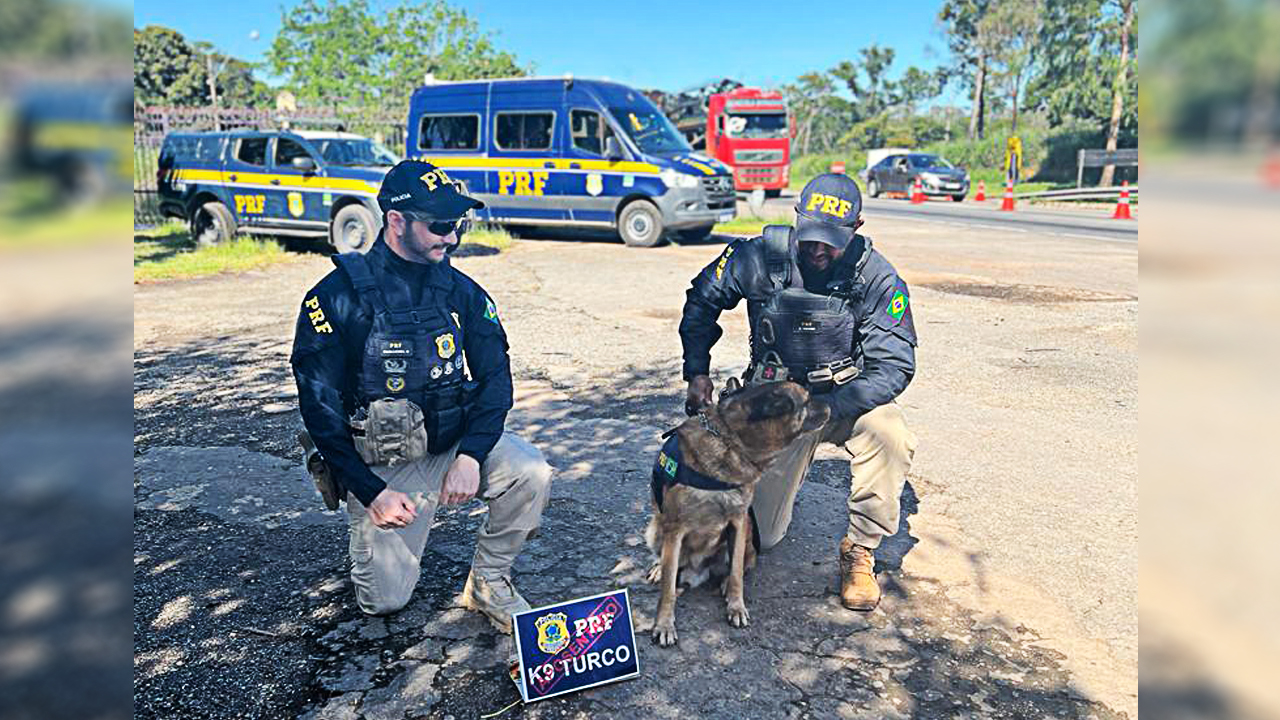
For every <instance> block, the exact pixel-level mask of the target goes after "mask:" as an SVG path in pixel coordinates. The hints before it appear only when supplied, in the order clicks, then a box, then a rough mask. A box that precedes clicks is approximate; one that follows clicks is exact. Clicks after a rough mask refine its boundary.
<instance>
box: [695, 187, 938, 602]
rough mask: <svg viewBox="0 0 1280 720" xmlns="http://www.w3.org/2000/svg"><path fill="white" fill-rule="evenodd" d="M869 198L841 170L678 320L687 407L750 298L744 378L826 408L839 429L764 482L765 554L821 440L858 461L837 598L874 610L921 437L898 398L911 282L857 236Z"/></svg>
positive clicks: (807, 442) (757, 504)
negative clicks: (887, 544) (883, 552)
mask: <svg viewBox="0 0 1280 720" xmlns="http://www.w3.org/2000/svg"><path fill="white" fill-rule="evenodd" d="M861 211H862V196H861V193H860V192H859V191H858V186H857V184H856V183H854V181H853V180H852V179H850V178H849V177H847V176H845V175H837V174H826V175H819V176H818V177H816V178H814V179H813V180H812V181H811V182H809V184H808V185H806V186H805V188H804V191H803V192H801V194H800V200H799V202H798V203H797V204H796V224H795V228H794V230H793V229H792V228H790V227H788V226H785V225H775V226H769V227H766V228H765V229H764V232H763V234H762V235H761V236H760V237H756V238H752V239H750V240H740V241H736V242H734V243H732V244H730V245H729V247H728V248H726V249H725V251H724V253H723V254H722V255H721V256H720V257H719V258H717V259H716V261H714V262H712V263H711V264H710V265H708V266H707V267H706V268H704V269H703V270H702V272H700V273H699V274H698V276H697V277H695V278H694V279H693V286H692V287H691V288H690V289H689V291H688V293H687V300H686V302H685V306H684V315H683V318H682V319H681V322H680V339H681V342H682V344H683V346H684V379H685V380H686V381H688V383H689V388H688V398H687V402H686V406H685V409H686V411H687V412H689V414H691V415H692V414H695V413H696V412H697V411H698V409H699V408H701V407H704V406H706V405H708V404H710V403H711V390H712V385H711V380H710V378H709V377H708V374H709V369H710V365H711V347H712V346H713V345H714V344H715V343H716V341H717V340H719V339H720V336H721V334H722V332H723V331H722V330H721V328H720V327H719V325H717V319H718V318H719V316H720V313H721V312H722V311H724V310H728V309H731V308H733V307H735V306H736V305H737V304H738V302H739V301H740V300H743V299H744V298H745V299H746V301H747V315H748V319H749V321H750V325H751V365H750V367H749V368H748V370H747V374H746V376H745V377H744V380H745V381H746V382H748V383H751V382H770V381H778V380H785V379H789V380H792V381H794V382H798V383H800V384H802V385H805V386H807V387H808V388H809V390H810V392H812V393H814V395H815V397H817V398H820V399H823V400H825V401H826V402H827V403H828V404H830V405H831V409H832V414H831V420H830V421H829V422H828V423H827V425H826V426H825V427H823V428H822V429H821V430H819V431H816V432H814V433H812V434H810V435H807V436H804V437H802V438H800V439H798V440H797V441H796V442H795V443H794V444H793V445H792V446H791V447H790V448H789V449H788V450H787V451H785V452H784V453H783V454H782V455H781V456H780V457H779V458H778V459H777V460H776V461H775V462H774V463H773V464H772V465H770V467H769V468H768V470H766V472H765V476H764V478H763V479H762V480H761V482H760V484H759V485H757V486H756V494H755V500H754V502H753V503H752V509H753V510H754V511H755V517H756V521H757V530H758V531H759V539H760V545H761V546H762V547H763V548H764V549H767V548H770V547H772V546H774V545H776V544H777V543H778V542H779V541H780V540H781V539H782V538H783V537H784V536H785V534H786V531H787V527H788V525H790V523H791V512H792V506H793V505H794V503H795V498H796V493H797V492H798V491H799V489H800V486H801V484H803V483H804V477H805V473H806V472H807V471H808V469H809V465H810V463H812V461H813V454H814V451H815V449H816V448H817V446H818V443H820V442H830V443H835V444H837V445H841V446H843V447H844V448H845V449H846V450H847V451H848V452H849V454H850V456H851V460H850V465H851V468H852V476H853V480H852V487H851V488H850V492H849V500H848V509H849V526H848V530H847V532H846V534H845V537H844V538H843V539H842V540H841V541H840V561H841V576H842V577H841V588H840V598H841V602H842V603H843V604H844V605H845V607H848V608H850V609H854V610H871V609H873V608H875V606H876V604H877V603H878V602H879V600H880V588H879V585H878V584H877V582H876V578H875V574H874V570H873V568H874V564H875V561H874V558H873V556H872V552H873V551H874V550H875V548H876V547H877V546H879V544H880V541H881V539H882V538H884V537H885V536H886V535H892V534H893V533H895V532H897V529H898V513H899V505H898V500H899V496H900V495H901V494H902V487H903V483H904V482H905V480H906V475H907V470H908V469H909V468H910V466H911V458H912V455H913V453H914V452H915V445H916V439H915V436H914V435H913V434H912V433H911V431H910V430H908V429H907V426H906V423H905V422H904V420H903V415H902V410H901V409H900V408H899V407H898V405H897V404H896V403H894V398H896V397H897V396H898V395H899V394H900V393H901V392H902V391H903V390H904V389H905V388H906V387H907V383H909V382H910V381H911V378H912V376H913V375H914V374H915V345H916V333H915V326H914V324H913V322H912V318H911V305H910V298H909V295H908V290H907V285H906V283H905V282H903V281H902V279H901V278H900V277H898V274H897V272H896V271H895V270H894V269H893V266H892V265H890V264H889V261H887V260H885V258H884V256H882V255H881V254H880V253H879V252H877V251H876V250H874V249H873V248H872V245H871V238H869V237H867V236H865V235H861V234H858V233H857V229H858V227H859V226H860V225H861V224H862V218H861Z"/></svg>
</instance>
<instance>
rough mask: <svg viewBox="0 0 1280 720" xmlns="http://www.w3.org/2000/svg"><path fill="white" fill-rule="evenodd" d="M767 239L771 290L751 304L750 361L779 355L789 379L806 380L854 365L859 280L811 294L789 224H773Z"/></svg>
mask: <svg viewBox="0 0 1280 720" xmlns="http://www.w3.org/2000/svg"><path fill="white" fill-rule="evenodd" d="M763 239H764V248H765V262H766V266H767V268H768V272H769V282H770V286H771V289H770V291H769V293H768V295H767V297H766V298H765V299H764V300H763V301H762V302H760V303H758V304H754V306H748V310H749V314H750V321H751V363H752V365H753V366H754V365H756V364H757V363H760V362H762V361H764V360H766V358H769V357H771V354H776V355H777V357H778V359H779V360H780V361H781V363H782V364H783V365H785V366H786V367H787V370H788V372H789V373H790V375H791V378H792V379H794V380H797V381H799V382H804V379H805V378H806V377H807V376H808V375H809V373H811V372H813V371H815V370H819V369H822V368H831V367H836V368H839V367H847V366H849V365H851V364H853V363H854V362H855V360H856V358H855V357H854V353H855V348H856V347H857V346H858V340H859V335H858V307H859V304H860V303H861V299H862V286H861V283H859V282H856V281H849V282H846V283H845V285H846V286H847V287H845V288H844V289H842V291H841V292H838V293H836V294H832V295H818V294H815V293H811V292H809V291H807V290H805V289H804V281H803V279H802V278H801V277H800V268H799V266H798V265H797V263H796V258H797V249H796V243H795V241H794V240H793V239H792V237H791V228H789V227H787V226H785V225H770V226H768V227H766V228H765V229H764V234H763Z"/></svg>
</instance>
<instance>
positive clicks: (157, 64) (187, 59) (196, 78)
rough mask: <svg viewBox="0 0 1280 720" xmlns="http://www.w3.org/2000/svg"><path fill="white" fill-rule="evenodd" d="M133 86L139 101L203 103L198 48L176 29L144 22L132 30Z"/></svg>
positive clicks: (203, 77)
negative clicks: (142, 26)
mask: <svg viewBox="0 0 1280 720" xmlns="http://www.w3.org/2000/svg"><path fill="white" fill-rule="evenodd" d="M133 89H134V97H135V100H136V101H137V102H139V103H141V104H143V105H203V104H205V103H206V102H207V101H208V89H207V88H206V86H205V71H204V67H203V62H202V60H201V56H200V54H199V52H198V51H197V50H196V49H195V48H194V47H192V46H191V44H190V43H188V42H187V40H186V38H184V37H182V34H181V33H179V32H177V31H176V30H170V29H169V28H166V27H159V26H157V25H148V26H147V27H145V28H143V29H142V30H134V31H133Z"/></svg>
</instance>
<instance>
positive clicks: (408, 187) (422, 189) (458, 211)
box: [378, 160, 484, 220]
mask: <svg viewBox="0 0 1280 720" xmlns="http://www.w3.org/2000/svg"><path fill="white" fill-rule="evenodd" d="M460 187H461V185H460V183H458V182H457V181H455V180H453V179H451V178H450V177H449V176H448V175H446V174H445V172H444V170H441V169H440V168H438V167H436V166H435V165H432V164H431V163H429V162H423V161H422V160H401V161H400V162H399V163H396V165H395V167H393V168H391V169H390V170H388V171H387V175H386V177H384V178H383V179H382V187H381V188H380V189H379V190H378V207H380V208H382V212H384V213H385V212H387V211H388V210H401V211H404V212H418V213H422V214H424V215H427V216H429V217H432V218H435V219H437V220H457V219H459V218H461V217H462V216H463V215H466V214H467V211H468V210H471V209H472V208H482V207H484V203H483V202H481V201H479V200H477V199H475V198H473V197H469V196H467V195H463V194H462V192H461V191H460Z"/></svg>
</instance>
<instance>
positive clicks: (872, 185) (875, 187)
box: [867, 178, 880, 197]
mask: <svg viewBox="0 0 1280 720" xmlns="http://www.w3.org/2000/svg"><path fill="white" fill-rule="evenodd" d="M867 194H868V195H870V196H871V197H880V183H878V182H876V179H875V178H868V179H867Z"/></svg>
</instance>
